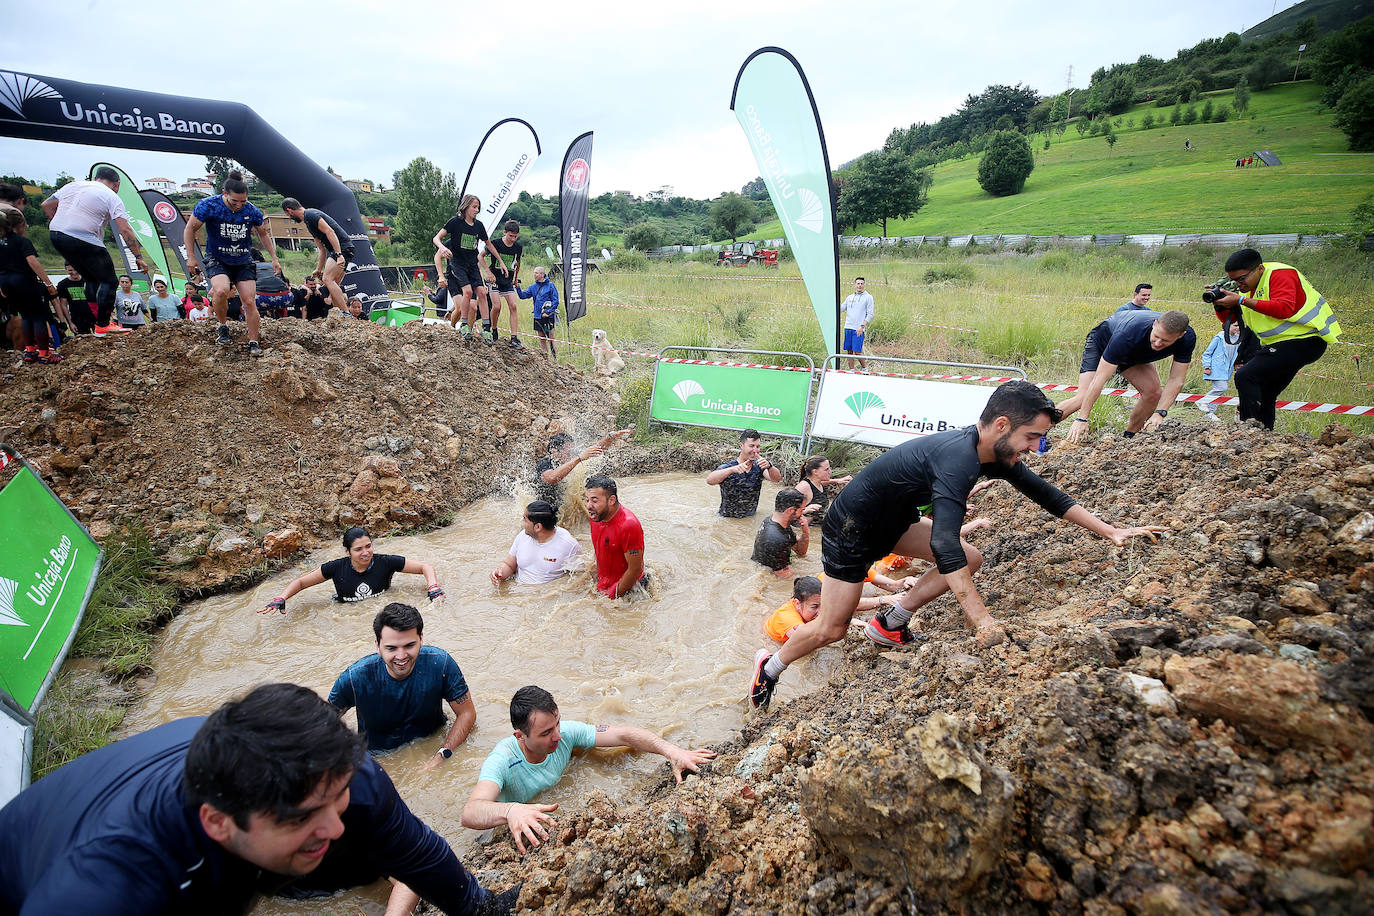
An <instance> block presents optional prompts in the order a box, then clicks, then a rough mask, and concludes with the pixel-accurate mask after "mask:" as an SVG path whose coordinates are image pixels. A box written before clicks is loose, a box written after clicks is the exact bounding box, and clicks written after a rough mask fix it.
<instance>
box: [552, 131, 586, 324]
mask: <svg viewBox="0 0 1374 916" xmlns="http://www.w3.org/2000/svg"><path fill="white" fill-rule="evenodd" d="M591 172H592V132H591V131H587V132H586V133H585V134H583V135H582V136H580V137H578V138H577V139H576V140H574V141H573V142H572V144H571V145H570V146H569V147H568V151H567V152H566V153H564V154H563V172H562V175H563V180H562V182H561V183H560V185H559V188H558V210H559V212H560V213H561V214H562V223H563V305H564V307H565V308H566V309H567V316H568V323H569V324H571V323H572V322H574V321H576V320H577V319H579V318H581V317H583V316H584V315H586V314H587V287H586V283H585V282H584V281H585V280H586V277H587V204H588V202H589V200H590V195H589V193H588V187H589V185H590V179H591Z"/></svg>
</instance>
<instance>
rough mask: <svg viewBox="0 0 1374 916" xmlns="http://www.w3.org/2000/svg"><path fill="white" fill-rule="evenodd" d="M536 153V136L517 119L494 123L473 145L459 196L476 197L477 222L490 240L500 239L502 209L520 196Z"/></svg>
mask: <svg viewBox="0 0 1374 916" xmlns="http://www.w3.org/2000/svg"><path fill="white" fill-rule="evenodd" d="M539 153H540V148H539V135H538V134H536V133H535V132H534V128H533V127H531V126H530V125H529V123H528V122H526V121H522V120H521V119H519V118H506V119H505V120H504V121H497V122H496V124H494V125H493V126H492V128H491V130H489V131H487V135H486V136H485V137H483V138H482V142H481V143H479V144H477V152H476V153H474V154H473V157H472V164H471V165H469V166H468V174H467V177H466V178H465V179H463V194H476V195H477V199H478V200H480V201H481V202H482V209H481V211H480V212H478V214H477V218H478V219H480V220H481V221H482V224H483V225H484V226H486V227H487V232H488V234H490V235H491V237H492V238H498V237H499V236H500V235H501V220H502V219H503V218H504V217H505V215H506V207H508V206H509V205H510V202H511V201H512V200H514V199H515V198H516V196H517V195H518V194H519V193H520V183H521V182H522V181H524V179H525V175H526V174H528V173H529V170H530V167H531V166H533V165H534V163H535V161H536V160H537V159H538V158H539ZM479 250H480V243H479Z"/></svg>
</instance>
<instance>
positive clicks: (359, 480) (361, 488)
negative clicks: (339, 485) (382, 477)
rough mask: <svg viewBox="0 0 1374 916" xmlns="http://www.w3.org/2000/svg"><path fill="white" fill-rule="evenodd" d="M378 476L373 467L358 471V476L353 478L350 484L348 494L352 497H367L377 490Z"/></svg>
mask: <svg viewBox="0 0 1374 916" xmlns="http://www.w3.org/2000/svg"><path fill="white" fill-rule="evenodd" d="M377 482H378V477H377V473H376V471H373V470H372V469H371V468H363V469H362V470H361V471H359V472H358V476H357V477H354V478H353V482H352V483H351V484H349V485H348V496H349V498H350V499H354V500H362V499H367V497H369V496H371V495H372V494H373V493H375V492H376V491H377Z"/></svg>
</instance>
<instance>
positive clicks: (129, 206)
mask: <svg viewBox="0 0 1374 916" xmlns="http://www.w3.org/2000/svg"><path fill="white" fill-rule="evenodd" d="M105 166H109V167H110V168H112V169H114V170H115V171H116V172H118V173H119V199H120V200H122V201H123V202H124V209H125V210H128V211H129V226H130V227H131V228H132V229H133V230H134V234H135V235H137V236H138V241H139V244H141V245H142V246H143V250H144V251H146V252H147V253H148V257H147V258H146V260H147V262H148V266H149V267H150V268H151V273H153V274H161V275H162V276H163V278H165V279H166V280H168V281H169V282H170V281H171V278H172V274H171V271H169V270H168V269H167V252H166V251H164V250H163V248H162V239H160V238H158V234H157V226H156V225H155V224H154V222H153V215H152V214H151V213H149V212H148V205H147V204H145V203H144V202H143V198H142V197H139V196H138V188H137V187H135V185H134V180H133V179H132V178H130V177H129V176H128V175H127V174H125V172H124V170H123V169H121V168H120V167H119V166H117V165H110V163H108V162H97V163H96V164H95V165H93V166H91V174H90V175H89V176H88V177H90V178H94V177H95V172H96V169H99V168H103V167H105ZM111 228H112V229H113V231H114V236H115V241H116V242H118V243H119V253H120V254H122V255H124V268H125V270H127V271H128V272H129V273H133V272H134V271H136V270H138V265H137V264H136V263H135V262H134V255H133V252H131V251H130V250H129V246H128V245H126V244H125V243H124V236H122V235H120V234H119V230H118V229H116V228H114V227H111ZM152 281H153V278H152V277H151V276H150V277H149V278H148V288H149V289H152V286H153V283H152Z"/></svg>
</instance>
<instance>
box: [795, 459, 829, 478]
mask: <svg viewBox="0 0 1374 916" xmlns="http://www.w3.org/2000/svg"><path fill="white" fill-rule="evenodd" d="M829 460H830V459H829V458H827V457H825V456H824V455H812V456H811V457H810V458H808V459H806V460H805V461H803V462H802V466H801V477H800V478H798V481H797V482H798V483H800V482H801V481H803V480H806V479H807V478H808V477H810V476H811V475H812V474H814V473H816V471H818V470H820V467H821V465H823V464H825V463H826V462H827V461H829Z"/></svg>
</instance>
